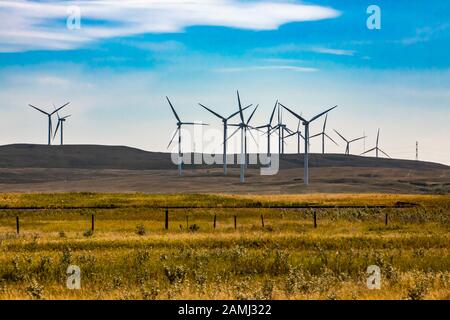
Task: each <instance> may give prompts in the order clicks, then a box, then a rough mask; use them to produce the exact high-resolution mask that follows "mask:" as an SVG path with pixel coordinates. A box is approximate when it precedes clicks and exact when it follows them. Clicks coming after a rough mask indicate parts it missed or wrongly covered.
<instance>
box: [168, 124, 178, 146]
mask: <svg viewBox="0 0 450 320" xmlns="http://www.w3.org/2000/svg"><path fill="white" fill-rule="evenodd" d="M179 130H180V128H177V130H175V133H174V134H173V136H172V139H170V142H169V144H168V145H167V149H169V147H170V145H171V144H172V142H173V139H175V136H176V135H177V133H178V131H179Z"/></svg>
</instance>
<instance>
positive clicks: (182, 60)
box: [0, 0, 450, 164]
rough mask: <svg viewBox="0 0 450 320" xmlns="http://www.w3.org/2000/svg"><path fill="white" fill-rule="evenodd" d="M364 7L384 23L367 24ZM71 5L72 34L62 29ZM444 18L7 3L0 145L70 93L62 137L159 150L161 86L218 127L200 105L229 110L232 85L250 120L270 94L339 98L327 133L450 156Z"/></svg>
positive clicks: (282, 4)
mask: <svg viewBox="0 0 450 320" xmlns="http://www.w3.org/2000/svg"><path fill="white" fill-rule="evenodd" d="M372 4H375V5H378V6H379V7H380V9H381V29H380V30H369V29H368V28H367V27H366V20H367V18H368V16H369V15H368V14H367V13H366V9H367V7H368V6H369V5H372ZM73 5H75V6H77V7H78V8H80V9H81V29H74V30H69V29H67V27H66V21H67V17H68V13H67V8H68V7H69V6H73ZM449 13H450V3H449V2H447V1H438V0H436V1H401V0H398V1H350V0H349V1H346V0H340V1H305V2H300V1H237V0H217V1H214V0H199V1H190V2H188V3H187V2H185V1H181V0H175V1H172V2H171V4H167V3H166V4H165V2H158V1H152V0H149V1H131V2H130V1H112V2H110V5H109V6H106V5H104V4H102V1H98V2H94V3H93V2H89V1H10V0H8V1H2V3H0V21H1V22H0V23H2V24H4V26H3V28H1V30H0V85H1V87H2V89H0V98H1V101H2V104H1V106H0V108H2V117H1V119H0V121H1V122H2V127H3V128H4V132H3V134H2V136H1V139H0V142H1V143H3V144H7V143H17V142H30V143H44V142H45V119H43V117H41V116H40V115H39V114H37V113H36V112H34V111H33V110H31V109H28V108H27V104H28V103H34V104H36V105H38V106H42V107H43V108H45V107H46V106H47V108H50V109H51V108H52V107H51V104H52V103H55V104H62V103H64V102H66V100H68V101H69V100H70V101H72V104H71V105H70V107H69V108H67V112H68V113H72V114H73V117H72V118H71V119H70V121H67V130H66V133H67V135H66V141H67V143H104V144H124V145H130V146H135V147H139V148H142V149H146V150H160V151H162V150H165V149H166V145H167V142H168V140H169V139H170V134H171V132H172V130H173V125H174V121H173V119H172V115H171V114H170V111H169V109H168V106H167V104H166V102H165V100H164V97H165V96H166V95H168V96H170V97H171V98H172V99H173V101H174V104H175V107H176V108H177V109H178V110H179V113H180V115H182V116H183V117H184V118H187V119H191V120H204V121H206V122H210V123H211V124H212V125H213V127H217V130H219V129H220V123H219V122H218V121H216V119H214V118H212V117H210V116H209V115H208V114H205V113H204V112H203V111H202V110H201V109H200V108H198V106H196V104H197V103H198V102H202V103H204V104H207V105H210V106H211V107H214V108H216V109H217V110H220V111H222V112H224V113H231V112H233V110H234V108H235V105H236V101H235V91H236V89H239V90H240V91H241V93H242V96H243V99H244V100H245V102H248V103H254V104H258V103H259V104H260V109H261V110H260V112H258V113H257V115H256V116H255V124H260V123H264V122H265V121H266V120H267V119H266V118H267V117H268V114H269V113H270V108H271V107H272V106H273V104H274V102H275V100H276V99H279V100H280V101H282V102H283V103H284V104H286V105H289V106H291V107H292V108H293V109H295V110H297V111H298V112H303V114H305V115H311V116H312V115H313V114H314V113H316V112H319V111H321V110H322V109H324V108H325V107H329V106H333V105H335V104H338V105H339V108H338V109H336V111H333V114H330V119H329V128H328V131H330V135H331V132H332V129H333V128H335V129H338V130H340V131H343V132H344V133H345V134H346V135H348V136H349V137H355V136H359V135H361V134H362V133H363V132H365V133H366V134H367V135H368V138H367V140H366V144H367V146H366V147H367V148H368V147H371V145H372V144H373V143H374V139H375V134H376V130H377V128H378V127H380V128H381V140H380V141H381V144H382V147H383V149H384V150H385V151H386V152H388V153H389V154H390V155H391V156H393V157H401V158H414V155H415V141H416V140H418V141H419V144H420V151H421V152H420V155H421V158H422V159H424V160H432V161H439V162H444V163H447V164H450V142H449V141H450V139H448V138H449V135H450V129H449V128H450V126H449V125H448V124H449V120H450V90H449V88H450V42H449V40H450V20H449V18H448V15H449ZM286 119H287V121H288V122H289V124H290V125H291V126H292V127H296V123H295V119H290V118H288V117H287V115H286ZM320 125H321V123H317V125H316V127H317V128H313V131H314V130H315V131H317V130H319V128H320ZM313 133H314V132H313ZM207 135H211V136H214V135H215V134H213V133H211V132H209V133H207ZM217 136H218V137H220V131H217ZM335 137H336V136H335V135H333V138H335ZM213 139H214V137H211V141H212V140H213ZM336 140H338V138H337V137H336ZM219 141H220V140H219ZM196 143H197V145H198V144H201V143H200V142H196ZM204 145H205V147H204V148H205V149H206V150H205V151H207V149H208V148H209V149H215V148H216V147H217V146H218V147H219V149H220V143H219V144H217V143H216V142H211V143H210V144H209V147H208V146H206V144H204ZM262 145H264V144H262ZM214 146H216V147H214ZM183 147H184V149H185V150H188V149H191V148H192V142H190V141H189V140H188V139H187V141H185V144H184V146H183ZM236 147H237V145H236ZM253 148H255V150H256V146H253ZM261 148H262V147H261ZM363 148H364V146H363V145H362V144H361V145H357V146H355V147H354V151H355V153H359V152H362V151H363ZM294 149H295V143H294V142H293V141H292V143H289V146H288V150H290V151H294ZM319 149H320V144H319V143H318V142H317V143H313V145H312V150H313V151H319ZM343 149H344V145H343V144H341V145H340V146H339V147H338V146H333V145H329V146H328V150H329V151H330V152H342V151H343Z"/></svg>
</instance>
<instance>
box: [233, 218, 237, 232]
mask: <svg viewBox="0 0 450 320" xmlns="http://www.w3.org/2000/svg"><path fill="white" fill-rule="evenodd" d="M236 229H237V216H234V230H236Z"/></svg>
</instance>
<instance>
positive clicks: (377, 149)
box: [360, 129, 390, 158]
mask: <svg viewBox="0 0 450 320" xmlns="http://www.w3.org/2000/svg"><path fill="white" fill-rule="evenodd" d="M379 140H380V129H378V133H377V142H376V144H375V147H373V148H372V149H370V150H367V151H365V152H363V153H361V154H360V155H361V156H362V155H363V154H366V153H369V152H371V151H373V150H375V156H376V157H377V158H378V151H380V152H381V153H383V154H384V155H385V156H386V157H388V158H390V156H389V155H388V154H387V153H386V152H384V151H383V150H381V149H380V148H378V141H379Z"/></svg>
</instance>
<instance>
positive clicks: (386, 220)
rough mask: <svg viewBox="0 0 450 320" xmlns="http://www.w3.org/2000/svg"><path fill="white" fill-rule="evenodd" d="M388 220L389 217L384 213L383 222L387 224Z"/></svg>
mask: <svg viewBox="0 0 450 320" xmlns="http://www.w3.org/2000/svg"><path fill="white" fill-rule="evenodd" d="M388 220H389V217H388V214H387V213H386V215H385V217H384V224H385V225H386V226H387V225H388Z"/></svg>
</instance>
